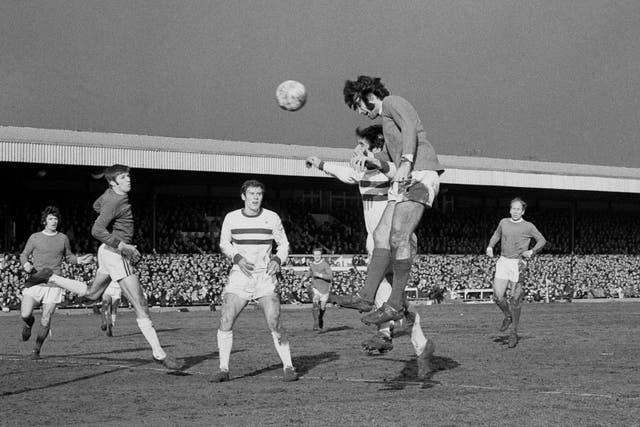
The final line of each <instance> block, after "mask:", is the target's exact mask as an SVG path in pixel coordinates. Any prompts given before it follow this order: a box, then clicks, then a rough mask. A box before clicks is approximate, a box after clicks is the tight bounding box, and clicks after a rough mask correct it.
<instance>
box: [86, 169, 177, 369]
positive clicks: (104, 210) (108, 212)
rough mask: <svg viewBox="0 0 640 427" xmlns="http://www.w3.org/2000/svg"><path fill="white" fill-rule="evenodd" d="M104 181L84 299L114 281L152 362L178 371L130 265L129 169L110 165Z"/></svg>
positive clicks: (133, 258)
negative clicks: (94, 260) (93, 266)
mask: <svg viewBox="0 0 640 427" xmlns="http://www.w3.org/2000/svg"><path fill="white" fill-rule="evenodd" d="M104 178H105V180H106V181H107V182H108V183H109V188H108V189H107V190H105V192H104V193H103V194H102V196H100V197H99V198H98V200H96V201H95V203H94V204H93V208H94V210H95V211H96V212H97V213H98V218H96V220H95V222H94V224H93V227H92V228H91V235H92V236H93V237H95V238H96V239H98V240H99V241H100V242H102V245H100V247H99V248H98V271H97V272H96V277H95V279H94V280H93V283H92V284H91V287H90V288H89V290H88V291H87V295H86V298H87V299H89V300H93V301H95V300H97V299H98V298H100V297H101V296H102V294H103V293H104V291H105V289H106V288H107V286H108V285H109V283H110V282H111V281H116V282H118V284H119V285H120V287H121V289H122V291H123V292H124V294H125V295H126V297H127V299H128V300H129V303H130V304H131V305H132V306H133V309H134V311H135V313H136V321H137V323H138V328H140V331H141V332H142V335H144V337H145V338H146V340H147V342H148V343H149V345H150V346H151V349H152V351H153V360H155V361H156V362H158V363H161V364H163V365H164V366H165V367H166V368H168V369H173V370H175V369H180V368H182V363H180V362H178V361H177V360H176V359H174V358H173V357H172V356H169V355H168V354H167V353H166V352H165V351H164V350H163V349H162V346H161V345H160V340H159V339H158V335H157V334H156V330H155V329H154V327H153V323H152V322H151V318H150V317H149V307H148V305H147V299H146V297H145V295H144V292H143V291H142V286H141V285H140V281H139V280H138V275H137V274H136V273H135V271H134V269H133V266H132V265H131V263H135V262H137V261H138V259H139V258H140V252H138V249H136V247H135V246H134V245H132V244H131V239H133V231H134V225H133V211H132V209H131V204H130V203H129V197H128V194H129V192H130V191H131V177H130V176H129V167H128V166H124V165H118V164H116V165H113V166H110V167H108V168H106V169H105V171H104Z"/></svg>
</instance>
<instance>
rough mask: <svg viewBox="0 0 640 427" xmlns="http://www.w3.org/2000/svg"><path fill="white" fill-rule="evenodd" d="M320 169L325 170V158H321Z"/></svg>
mask: <svg viewBox="0 0 640 427" xmlns="http://www.w3.org/2000/svg"><path fill="white" fill-rule="evenodd" d="M318 169H320V170H321V171H323V170H324V160H320V164H319V165H318Z"/></svg>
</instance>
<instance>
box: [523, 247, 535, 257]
mask: <svg viewBox="0 0 640 427" xmlns="http://www.w3.org/2000/svg"><path fill="white" fill-rule="evenodd" d="M522 256H523V257H525V258H527V259H529V258H531V257H532V256H533V251H532V250H531V249H529V250H528V251H524V252H522Z"/></svg>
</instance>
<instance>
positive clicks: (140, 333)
mask: <svg viewBox="0 0 640 427" xmlns="http://www.w3.org/2000/svg"><path fill="white" fill-rule="evenodd" d="M181 330H182V328H168V329H156V332H176V331H181ZM134 335H142V332H140V331H135V332H130V333H128V334H118V333H117V332H116V333H115V334H113V336H114V337H115V338H123V337H132V336H134Z"/></svg>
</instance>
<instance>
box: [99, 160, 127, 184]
mask: <svg viewBox="0 0 640 427" xmlns="http://www.w3.org/2000/svg"><path fill="white" fill-rule="evenodd" d="M129 170H130V169H129V166H125V165H119V164H115V165H113V166H109V167H107V168H105V169H104V179H106V180H107V182H109V183H111V182H115V180H116V177H117V176H118V175H120V174H123V173H129Z"/></svg>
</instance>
